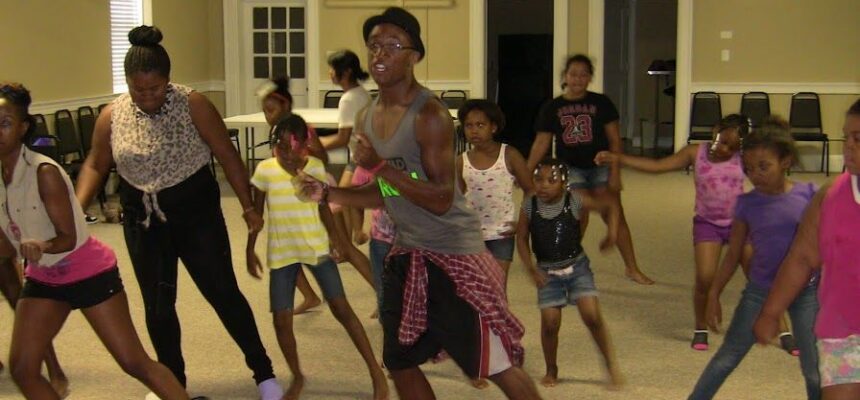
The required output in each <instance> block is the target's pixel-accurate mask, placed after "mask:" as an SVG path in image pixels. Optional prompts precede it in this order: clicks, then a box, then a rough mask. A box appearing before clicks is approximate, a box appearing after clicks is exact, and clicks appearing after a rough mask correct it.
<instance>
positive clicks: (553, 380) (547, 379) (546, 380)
mask: <svg viewBox="0 0 860 400" xmlns="http://www.w3.org/2000/svg"><path fill="white" fill-rule="evenodd" d="M557 383H558V367H547V368H546V375H544V376H543V378H541V380H540V384H541V385H543V386H545V387H553V386H555V385H556V384H557Z"/></svg>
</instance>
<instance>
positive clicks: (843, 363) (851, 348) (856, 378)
mask: <svg viewBox="0 0 860 400" xmlns="http://www.w3.org/2000/svg"><path fill="white" fill-rule="evenodd" d="M818 356H819V359H818V370H819V372H820V374H821V387H826V386H834V385H843V384H847V383H860V335H851V336H848V337H846V338H842V339H819V340H818Z"/></svg>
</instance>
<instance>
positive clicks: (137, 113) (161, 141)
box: [110, 83, 211, 226]
mask: <svg viewBox="0 0 860 400" xmlns="http://www.w3.org/2000/svg"><path fill="white" fill-rule="evenodd" d="M191 92H192V89H191V88H189V87H186V86H182V85H177V84H175V83H170V84H168V86H167V99H166V100H165V102H164V105H162V106H161V109H160V110H158V112H157V113H155V114H152V115H150V114H147V113H145V112H143V111H142V110H141V109H140V108H138V107H137V105H135V104H134V101H132V99H131V96H130V95H129V94H128V93H125V94H123V95H121V96H119V97H117V98H116V100H114V101H113V111H112V112H111V143H110V144H111V150H112V151H113V158H114V160H115V161H116V170H117V172H118V173H119V174H120V176H122V177H123V179H125V180H126V182H128V183H129V184H131V185H132V186H134V187H135V188H137V189H139V190H141V191H143V193H144V194H143V204H144V207H145V208H146V220H145V221H144V222H143V224H144V226H148V225H149V218H150V214H151V213H152V212H155V214H156V216H157V217H158V218H159V219H161V220H162V221H165V220H166V217H165V216H164V213H162V212H161V209H159V207H158V199H157V197H156V195H157V194H158V191H160V190H162V189H166V188H169V187H171V186H174V185H176V184H178V183H180V182H182V181H184V180H185V179H187V178H188V177H189V176H191V175H193V174H194V173H195V172H197V171H198V170H200V168H202V167H204V166H205V165H207V164H208V163H209V161H210V158H211V150H210V149H209V146H208V145H207V144H206V142H205V141H204V140H203V138H202V137H201V136H200V133H199V132H198V131H197V127H196V126H194V122H193V121H192V120H191V107H190V106H189V102H188V96H189V95H190V94H191Z"/></svg>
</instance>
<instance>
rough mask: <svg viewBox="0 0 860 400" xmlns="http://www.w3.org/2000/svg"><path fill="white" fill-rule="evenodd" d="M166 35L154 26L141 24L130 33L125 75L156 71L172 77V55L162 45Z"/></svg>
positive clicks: (124, 64) (166, 76)
mask: <svg viewBox="0 0 860 400" xmlns="http://www.w3.org/2000/svg"><path fill="white" fill-rule="evenodd" d="M162 39H164V35H162V34H161V30H159V29H158V28H156V27H154V26H147V25H141V26H138V27H136V28H134V29H132V30H131V31H130V32H129V33H128V41H129V43H131V48H130V49H128V52H127V53H125V62H124V63H123V66H124V67H125V76H131V75H132V74H135V73H138V72H142V73H148V72H156V73H158V74H159V75H161V76H163V77H165V78H169V77H170V56H169V55H167V50H165V49H164V47H162V46H161V44H160V43H161V40H162Z"/></svg>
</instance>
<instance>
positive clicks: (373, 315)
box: [370, 308, 379, 319]
mask: <svg viewBox="0 0 860 400" xmlns="http://www.w3.org/2000/svg"><path fill="white" fill-rule="evenodd" d="M370 319H379V309H378V308H377V309H375V310H373V312H372V313H370Z"/></svg>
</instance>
